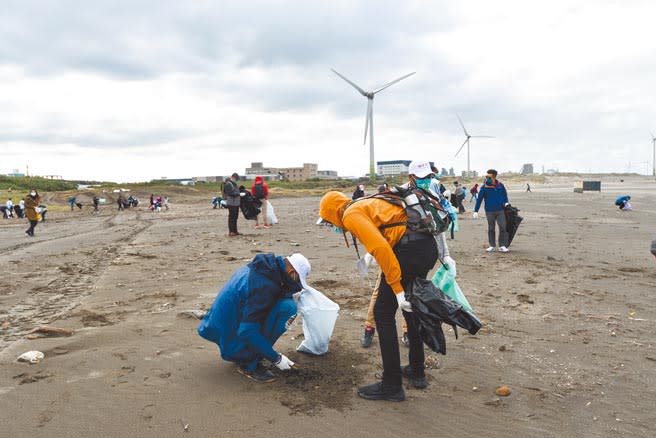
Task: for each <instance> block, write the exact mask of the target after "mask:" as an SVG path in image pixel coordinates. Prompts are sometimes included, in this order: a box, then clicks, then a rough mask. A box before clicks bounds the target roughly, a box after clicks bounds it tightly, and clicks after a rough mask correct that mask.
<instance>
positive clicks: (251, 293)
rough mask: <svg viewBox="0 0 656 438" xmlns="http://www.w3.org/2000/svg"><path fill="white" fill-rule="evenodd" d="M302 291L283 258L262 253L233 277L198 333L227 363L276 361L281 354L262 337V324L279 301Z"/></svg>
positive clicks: (224, 287) (201, 324) (219, 295)
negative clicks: (215, 348) (211, 344)
mask: <svg viewBox="0 0 656 438" xmlns="http://www.w3.org/2000/svg"><path fill="white" fill-rule="evenodd" d="M301 289H302V286H301V284H300V283H299V282H296V281H294V280H293V279H292V278H291V277H290V276H289V275H288V274H287V272H286V271H285V262H284V259H283V257H280V256H276V255H274V254H271V253H269V254H258V255H257V256H255V258H254V259H253V260H252V261H251V262H250V263H249V264H248V265H246V266H243V267H241V268H239V269H238V270H237V271H236V272H235V273H234V274H232V277H230V279H229V280H228V282H227V283H226V284H225V286H223V289H221V291H220V292H219V294H218V295H217V297H216V299H215V300H214V304H212V308H211V309H210V311H209V312H208V313H207V315H205V317H204V318H203V320H202V321H201V323H200V325H199V326H198V334H199V335H200V336H202V337H203V338H205V339H207V340H208V341H212V342H214V343H216V344H217V345H218V346H219V350H220V351H221V357H222V358H223V359H224V360H227V361H231V362H237V363H246V362H250V361H252V360H254V359H255V358H257V357H264V358H266V359H268V360H269V361H271V362H275V361H276V360H277V358H278V353H277V352H276V351H275V350H274V349H273V345H272V342H271V340H270V339H268V338H267V337H265V336H264V335H263V334H262V325H263V324H264V322H265V320H266V319H267V317H268V316H269V313H270V312H271V309H273V307H274V306H275V305H276V303H278V301H280V300H281V299H284V298H291V296H292V294H293V293H295V292H299V291H300V290H301ZM288 301H289V302H290V303H293V301H291V300H288ZM274 342H275V341H274Z"/></svg>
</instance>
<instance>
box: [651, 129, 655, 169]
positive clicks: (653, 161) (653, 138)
mask: <svg viewBox="0 0 656 438" xmlns="http://www.w3.org/2000/svg"><path fill="white" fill-rule="evenodd" d="M650 134H651V132H650ZM651 145H652V147H653V148H654V151H653V155H652V162H651V169H652V170H651V175H652V176H653V177H656V137H654V134H651Z"/></svg>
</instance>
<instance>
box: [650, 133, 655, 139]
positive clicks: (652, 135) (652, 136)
mask: <svg viewBox="0 0 656 438" xmlns="http://www.w3.org/2000/svg"><path fill="white" fill-rule="evenodd" d="M650 134H651V139H652V140H656V137H654V134H652V133H651V132H650Z"/></svg>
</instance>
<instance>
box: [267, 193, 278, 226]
mask: <svg viewBox="0 0 656 438" xmlns="http://www.w3.org/2000/svg"><path fill="white" fill-rule="evenodd" d="M266 203H267V222H268V223H269V225H273V224H277V223H278V218H277V217H276V213H275V212H274V211H273V205H271V203H270V202H269V200H268V199H267V200H266Z"/></svg>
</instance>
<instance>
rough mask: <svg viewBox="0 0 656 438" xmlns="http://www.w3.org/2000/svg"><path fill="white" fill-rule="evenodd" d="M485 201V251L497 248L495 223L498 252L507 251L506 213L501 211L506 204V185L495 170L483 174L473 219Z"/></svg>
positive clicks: (476, 217)
mask: <svg viewBox="0 0 656 438" xmlns="http://www.w3.org/2000/svg"><path fill="white" fill-rule="evenodd" d="M483 201H485V217H487V237H488V241H489V243H490V246H489V248H488V249H486V251H487V252H493V251H496V249H497V243H496V233H495V224H498V225H499V252H508V231H506V215H505V213H504V211H503V209H504V207H505V206H506V205H508V193H507V192H506V187H505V186H504V185H503V184H502V183H501V181H499V180H497V171H496V170H494V169H489V170H488V171H487V175H486V176H485V182H484V184H483V186H482V187H481V188H480V190H479V192H478V199H477V200H476V207H475V208H474V219H478V209H479V208H481V202H483Z"/></svg>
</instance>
